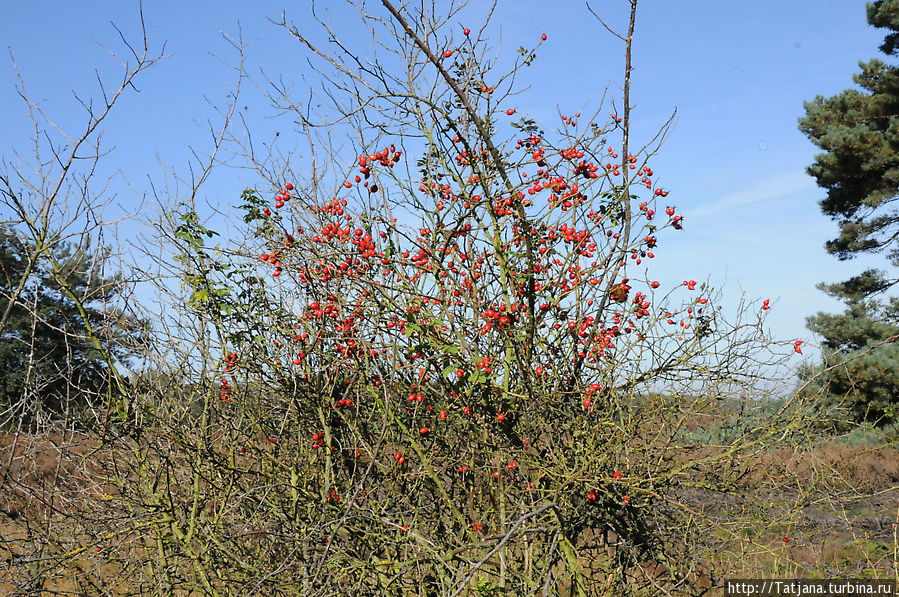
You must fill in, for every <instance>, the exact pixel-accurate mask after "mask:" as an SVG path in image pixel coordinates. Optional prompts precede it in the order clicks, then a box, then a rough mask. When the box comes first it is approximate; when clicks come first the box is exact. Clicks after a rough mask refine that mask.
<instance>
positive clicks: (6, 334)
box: [0, 227, 141, 427]
mask: <svg viewBox="0 0 899 597" xmlns="http://www.w3.org/2000/svg"><path fill="white" fill-rule="evenodd" d="M28 249H29V247H27V246H26V245H25V244H24V243H23V242H22V241H21V239H19V238H18V237H17V236H16V235H15V234H14V233H13V232H12V231H11V230H9V229H7V228H3V227H0V268H2V271H0V292H2V297H4V299H7V300H8V298H9V297H10V296H11V294H12V290H13V288H15V287H16V285H17V284H18V283H19V281H20V280H21V279H22V277H23V276H24V274H25V273H26V263H27V256H28V255H30V254H32V253H31V252H30V251H29V250H28ZM52 257H53V258H52V260H49V259H43V260H39V261H38V262H37V263H36V266H35V267H34V269H33V271H32V272H31V274H30V276H29V277H28V283H27V284H26V286H25V288H24V289H23V291H22V292H21V293H20V295H19V298H18V300H17V301H15V303H14V304H13V305H12V308H11V311H10V315H9V318H8V319H7V321H6V324H5V326H4V327H3V329H2V331H0V426H9V425H12V424H19V423H22V424H24V425H25V427H33V426H34V425H35V424H37V423H38V422H39V421H46V420H48V419H54V418H56V419H58V418H62V417H66V418H70V417H73V416H74V417H78V416H79V415H80V414H81V411H83V410H84V408H85V407H87V406H88V405H90V404H97V403H98V402H100V401H101V400H102V399H103V396H104V395H105V394H107V392H108V390H109V389H110V387H112V386H110V383H111V375H110V374H111V371H110V369H109V364H110V360H112V362H113V363H116V362H118V363H127V362H128V360H129V357H130V356H131V354H132V353H131V347H132V346H134V345H135V341H137V340H139V339H140V337H141V334H140V332H139V331H137V330H138V329H139V326H138V325H137V324H138V322H137V321H136V320H134V319H133V318H129V317H125V316H124V315H123V314H122V313H121V312H120V311H119V310H118V309H116V308H115V307H113V306H112V305H114V302H115V299H116V297H117V296H118V295H119V293H120V292H121V290H122V288H123V285H122V280H121V279H120V278H119V277H115V276H114V277H106V278H104V277H103V276H101V275H100V272H101V271H102V269H103V264H104V263H103V262H104V261H105V260H106V258H107V257H108V252H101V253H100V254H99V255H98V254H97V253H95V252H93V251H91V249H90V243H89V241H87V242H85V243H83V244H81V245H72V244H65V243H63V244H59V245H57V246H56V247H55V248H54V251H53V252H52ZM54 269H55V271H54ZM69 293H71V294H72V295H74V296H75V297H78V299H79V300H78V301H77V302H80V303H81V307H82V309H83V311H82V310H80V309H79V308H78V304H77V303H76V301H75V300H73V299H72V297H71V296H70V294H69ZM6 304H7V303H6V301H5V300H4V301H3V306H4V307H5V305H6ZM89 328H90V330H92V331H93V334H89V333H88V329H89ZM92 335H93V338H92V337H91V336H92Z"/></svg>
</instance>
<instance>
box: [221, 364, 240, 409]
mask: <svg viewBox="0 0 899 597" xmlns="http://www.w3.org/2000/svg"><path fill="white" fill-rule="evenodd" d="M235 367H237V353H236V352H229V353H228V354H227V355H225V368H224V369H223V372H224V373H228V372H229V371H233V370H234V368H235ZM231 390H232V387H231V385H230V383H229V382H228V378H227V377H223V378H222V390H221V393H220V394H219V397H220V399H221V401H222V402H231Z"/></svg>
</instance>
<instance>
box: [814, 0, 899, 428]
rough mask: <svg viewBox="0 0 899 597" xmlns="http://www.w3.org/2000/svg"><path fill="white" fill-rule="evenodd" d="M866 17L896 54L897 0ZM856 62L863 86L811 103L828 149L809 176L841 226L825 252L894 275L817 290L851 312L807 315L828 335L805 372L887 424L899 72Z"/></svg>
mask: <svg viewBox="0 0 899 597" xmlns="http://www.w3.org/2000/svg"><path fill="white" fill-rule="evenodd" d="M867 16H868V23H870V24H871V25H873V26H875V27H881V28H885V29H888V30H889V31H890V33H888V34H887V35H886V37H885V40H884V43H883V44H882V45H881V46H880V50H881V51H882V52H884V54H886V55H888V56H894V55H895V54H896V52H897V50H899V0H879V1H877V2H873V3H869V4H868V5H867ZM859 66H860V68H861V72H860V73H858V74H856V75H855V76H854V77H853V80H854V81H855V83H856V84H857V85H858V86H859V87H860V89H846V90H845V91H842V92H841V93H839V94H837V95H835V96H833V97H829V98H824V97H822V96H818V97H816V98H815V99H814V100H812V101H810V102H806V103H805V111H806V114H805V116H804V117H802V118H800V119H799V128H800V130H801V131H802V132H803V133H805V134H806V135H807V136H808V137H809V139H810V140H811V141H812V142H813V143H814V144H815V145H817V146H818V147H820V148H821V149H823V150H824V153H821V154H818V155H817V156H816V157H815V162H814V163H813V164H812V165H811V166H810V167H809V168H808V172H809V174H811V175H812V176H814V177H815V179H816V180H817V182H818V185H819V186H820V187H822V188H824V189H826V190H827V197H826V198H825V199H823V200H822V201H821V203H820V205H821V210H822V211H823V212H824V213H825V214H827V215H829V216H830V217H831V218H833V219H834V220H836V221H837V223H838V225H839V236H837V238H835V239H833V240H831V241H828V242H827V243H826V245H825V247H826V249H827V251H828V252H830V253H832V254H834V255H836V256H837V257H838V258H839V259H840V260H847V259H851V258H853V257H855V256H857V255H859V254H861V253H881V254H884V255H885V256H886V257H887V259H888V260H889V262H890V265H891V266H892V269H891V271H890V272H884V271H878V270H873V269H871V270H867V271H865V272H863V273H861V274H860V275H858V276H855V277H853V278H851V279H850V280H847V281H846V282H842V283H837V284H821V285H819V288H820V289H821V290H823V291H825V292H827V293H828V294H830V295H832V296H834V297H837V298H839V299H842V300H843V301H844V302H846V304H847V309H846V311H845V312H844V313H842V314H840V315H828V314H824V313H818V314H817V315H815V316H813V317H810V318H809V319H808V327H809V329H810V330H812V331H813V332H815V333H817V334H819V335H821V336H823V338H824V345H823V347H824V362H823V366H822V367H819V368H815V369H811V370H808V371H806V372H805V375H806V376H811V375H813V374H815V373H817V372H820V371H821V370H822V369H829V370H828V371H826V372H825V373H823V375H822V376H821V378H820V380H819V381H820V384H821V387H820V388H819V389H820V390H821V391H822V392H823V393H824V396H825V397H826V400H828V401H829V400H840V401H843V403H844V404H845V405H846V406H847V407H848V408H849V409H850V410H851V412H852V413H853V414H854V415H855V417H856V418H857V419H858V420H866V421H878V422H886V421H888V420H890V419H892V418H893V417H894V412H895V409H896V408H897V406H899V347H897V346H896V336H897V334H899V302H897V299H895V298H886V299H880V300H878V298H877V297H878V296H882V295H884V294H886V293H888V292H889V291H890V289H891V288H892V287H894V286H895V285H896V283H897V282H899V278H897V277H896V276H895V271H896V268H897V267H899V210H897V208H896V200H897V199H899V67H897V66H896V65H889V64H886V63H885V62H883V61H881V60H878V59H873V60H870V61H869V62H867V63H865V62H862V63H859ZM862 353H864V355H863V356H858V355H860V354H862ZM842 363H845V366H843V365H842ZM897 414H899V413H897Z"/></svg>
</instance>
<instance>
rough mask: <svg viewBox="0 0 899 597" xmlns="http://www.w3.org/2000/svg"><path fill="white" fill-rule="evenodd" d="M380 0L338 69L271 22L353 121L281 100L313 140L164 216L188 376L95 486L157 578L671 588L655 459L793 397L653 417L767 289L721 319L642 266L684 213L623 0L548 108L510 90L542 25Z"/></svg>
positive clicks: (676, 588)
mask: <svg viewBox="0 0 899 597" xmlns="http://www.w3.org/2000/svg"><path fill="white" fill-rule="evenodd" d="M382 4H383V5H384V10H382V11H381V12H380V13H379V14H378V15H377V16H376V17H374V16H371V15H364V16H365V18H366V19H368V20H367V21H366V22H368V23H369V24H370V26H371V27H372V28H373V30H378V31H379V32H380V34H381V39H382V40H383V43H385V44H388V43H389V44H393V45H392V46H390V47H391V49H392V51H393V52H395V54H394V56H393V57H391V60H388V61H387V62H385V63H382V62H379V61H378V60H377V59H370V60H368V61H367V62H366V64H367V66H366V67H365V68H363V69H361V70H360V69H359V68H358V67H357V62H355V59H356V58H358V56H357V55H353V54H350V53H349V51H348V50H344V49H342V48H343V46H340V47H339V48H338V49H337V50H336V53H329V51H328V50H322V49H319V48H318V47H317V46H316V45H315V44H314V43H313V42H312V41H310V40H309V39H307V38H306V37H304V36H303V34H302V33H301V32H300V31H299V30H298V29H297V28H295V27H293V26H292V25H290V24H288V23H287V22H285V23H283V26H284V27H285V29H286V30H287V31H288V32H289V33H290V34H291V35H293V36H294V37H296V38H297V39H298V40H299V41H300V42H302V43H303V44H304V45H305V46H306V47H307V48H308V49H309V50H310V51H311V53H312V55H313V56H314V57H316V58H318V59H320V61H321V64H320V66H321V69H322V70H321V72H325V73H326V76H328V77H330V78H329V79H328V80H329V82H330V83H329V84H330V85H332V88H333V90H335V91H334V92H333V93H334V95H332V96H331V97H332V98H333V100H334V109H335V110H337V111H338V112H339V113H340V115H341V117H342V120H343V121H344V122H348V123H350V124H352V125H354V129H353V131H352V132H353V136H352V137H351V139H354V140H355V141H354V144H355V146H356V147H357V148H358V149H357V150H355V151H353V152H351V153H349V152H347V150H346V149H344V148H343V147H345V146H329V145H328V144H327V141H326V140H316V138H315V137H314V131H315V130H316V129H315V128H314V127H313V125H312V124H311V123H310V120H309V118H308V117H307V115H305V114H302V115H301V122H303V123H305V124H306V128H305V131H304V132H305V133H307V134H308V135H309V136H308V139H309V140H310V143H309V152H310V155H311V156H312V157H311V158H310V160H309V161H310V164H311V166H314V167H312V168H311V169H310V170H309V173H308V175H307V176H306V177H303V176H302V175H300V174H298V173H297V172H298V171H301V170H302V166H300V165H298V164H291V163H284V164H281V165H279V166H277V167H275V166H273V165H272V161H270V160H269V161H262V162H257V167H258V172H259V175H260V179H261V180H265V181H267V182H260V184H259V185H258V186H257V187H256V188H255V189H249V190H247V191H245V192H244V193H243V196H242V202H241V209H242V213H243V216H244V218H243V224H244V228H243V229H242V230H241V231H240V232H239V233H238V234H237V235H232V237H233V238H234V239H237V240H235V241H234V242H232V243H224V244H222V243H219V244H216V245H213V246H210V245H207V243H208V242H210V240H209V239H211V238H215V237H216V233H215V232H213V231H212V230H210V229H209V228H208V227H207V226H206V225H205V224H203V223H201V217H200V216H199V215H198V214H197V211H196V210H195V209H194V208H193V207H187V206H185V207H183V208H182V209H181V211H180V212H179V213H174V214H172V215H171V219H170V220H169V223H170V226H169V229H170V230H171V242H172V246H173V247H175V249H176V251H177V255H176V258H177V263H178V267H179V268H180V269H179V271H180V276H181V278H182V280H183V282H184V284H185V287H186V288H188V289H189V292H190V294H189V298H188V301H187V303H188V306H189V312H187V313H185V315H184V317H185V320H187V319H188V318H192V319H191V321H193V322H194V324H195V325H194V326H193V328H192V329H193V330H194V331H193V333H194V334H195V338H196V342H195V343H194V344H192V345H190V348H189V349H185V348H183V346H184V343H183V342H182V343H181V346H182V348H179V349H178V350H180V351H181V355H182V360H181V362H183V363H186V365H185V366H184V370H185V371H186V370H190V371H191V373H190V374H189V375H187V377H189V378H190V379H191V380H192V381H191V382H190V384H188V385H186V386H182V387H186V388H188V390H189V391H188V394H189V396H187V397H186V398H185V397H182V398H180V399H179V400H180V402H181V403H180V404H169V405H167V406H165V407H163V406H162V405H160V403H159V402H160V399H159V397H158V396H157V397H155V398H154V399H153V401H145V402H144V404H145V405H144V407H143V411H142V414H141V417H143V419H142V420H143V421H144V424H143V427H142V428H141V429H142V433H143V434H144V435H143V437H142V438H141V439H140V441H138V442H137V443H135V444H133V446H132V450H133V451H134V453H135V454H139V458H138V464H136V465H135V466H134V468H133V469H132V470H131V472H130V473H128V474H123V475H122V476H121V477H120V478H121V479H122V482H121V486H120V487H119V491H120V493H121V499H123V500H124V501H125V502H126V503H127V504H128V508H129V509H130V510H131V511H133V512H135V513H136V515H139V516H150V515H151V513H153V512H163V513H165V516H163V518H162V519H161V520H162V522H157V523H154V525H155V526H154V529H156V537H155V543H154V544H153V546H152V547H153V550H154V551H155V552H156V553H157V554H158V557H157V558H156V559H155V560H154V562H153V563H152V566H153V570H154V574H155V575H156V577H157V578H159V579H162V580H159V583H161V584H159V585H157V586H159V587H162V586H163V585H164V586H165V588H166V589H167V590H168V589H172V590H174V589H185V590H198V591H203V592H205V593H209V594H219V593H229V594H230V593H232V592H235V593H246V592H260V591H261V592H263V593H266V594H274V593H278V594H280V593H296V594H302V595H334V594H350V593H356V594H361V595H384V594H421V595H459V594H475V595H500V594H503V595H530V594H566V595H567V594H577V595H585V594H599V593H602V591H606V592H610V594H629V593H633V594H648V593H653V592H654V591H663V590H664V591H668V592H682V593H690V591H691V590H693V587H695V586H699V585H697V584H696V583H697V582H698V581H697V579H698V578H699V577H701V576H702V574H703V572H702V570H700V569H699V568H697V567H696V566H694V565H693V564H692V561H691V559H690V558H691V556H690V553H689V550H688V547H689V544H690V542H689V536H690V533H691V532H693V527H692V526H690V525H689V524H686V525H685V523H684V522H683V521H682V520H679V519H678V518H677V514H678V512H677V508H678V503H679V501H678V500H679V499H680V493H679V491H680V489H681V487H682V485H683V484H684V483H685V482H686V480H687V479H695V477H694V476H691V475H695V474H696V473H697V471H708V470H718V471H719V472H722V471H724V470H725V468H726V466H728V465H727V463H728V462H730V463H733V461H734V455H735V454H736V453H738V452H739V451H741V450H746V449H749V448H752V447H753V446H757V445H759V444H760V443H761V442H763V441H765V439H766V438H770V437H774V435H775V434H776V433H778V432H781V433H782V432H783V430H784V429H785V428H788V427H789V426H790V425H794V424H795V422H794V421H793V420H792V419H790V420H788V419H787V418H785V417H786V415H784V413H780V415H784V416H782V417H774V418H773V419H772V422H771V424H770V427H765V428H759V429H758V430H756V431H753V432H747V434H745V435H744V436H742V437H741V438H740V439H739V441H736V442H734V443H733V444H732V445H730V446H727V447H726V448H727V449H725V450H723V451H720V452H716V453H713V454H707V453H702V454H700V453H696V452H691V451H690V450H689V449H687V448H685V447H684V446H683V445H680V444H679V443H678V442H677V438H678V437H679V436H678V434H679V433H681V432H682V431H683V429H684V426H685V425H686V424H687V423H688V422H689V420H690V418H691V417H695V416H697V415H699V414H702V413H713V412H714V409H715V407H716V404H717V403H718V401H719V400H720V399H721V398H723V397H727V396H732V395H736V393H738V392H739V391H740V388H747V387H748V386H749V385H750V384H751V383H752V381H753V380H754V376H756V375H757V374H758V371H759V364H760V363H759V358H760V354H769V355H770V354H771V353H768V352H765V351H767V350H769V348H770V345H769V343H768V341H767V339H766V338H765V337H764V335H763V334H762V333H761V332H760V321H761V320H760V316H761V311H762V310H763V309H764V310H767V307H768V302H767V301H765V304H764V306H761V305H758V306H752V307H751V309H752V310H753V311H754V312H753V313H752V314H751V316H749V317H746V321H745V322H744V321H743V320H742V319H741V317H743V316H744V315H746V314H745V313H740V314H738V315H737V316H736V317H735V318H734V319H733V320H730V319H728V318H726V317H725V316H724V314H723V313H722V312H721V309H720V307H719V306H718V304H717V303H718V301H719V296H718V294H717V293H716V292H714V291H713V289H712V288H710V287H709V286H708V285H707V284H705V283H702V282H697V281H696V280H694V279H691V275H695V274H691V272H690V271H686V270H685V271H683V272H682V273H681V274H682V275H681V279H682V281H681V279H679V280H678V281H677V283H676V284H671V283H670V281H669V282H665V281H663V280H661V278H664V279H665V280H670V279H671V274H670V272H662V273H664V274H665V275H664V276H662V275H660V273H657V272H655V271H654V267H653V263H654V261H653V260H654V259H655V257H656V255H657V254H661V253H662V252H663V251H664V250H665V246H666V245H667V244H669V243H674V242H677V238H678V235H679V234H687V233H688V232H689V226H687V222H685V220H684V218H683V216H682V215H681V213H680V211H679V210H678V207H677V202H678V201H677V192H675V191H673V190H672V191H669V189H667V188H665V187H664V186H662V185H660V184H659V183H658V182H657V180H659V177H660V175H661V173H656V172H655V171H654V169H653V157H654V155H655V151H656V149H657V147H656V146H653V145H651V144H650V145H645V146H642V147H639V148H637V147H636V146H634V145H633V144H632V142H631V140H630V132H629V131H630V118H631V110H630V107H629V103H628V102H629V98H628V94H629V81H630V68H631V65H630V58H629V57H630V43H631V39H632V32H633V23H634V21H633V16H634V11H635V10H636V3H635V2H633V3H632V4H631V9H632V11H631V17H632V18H631V22H630V29H629V31H628V34H627V36H626V37H623V38H624V39H626V43H627V52H626V55H627V60H626V65H625V73H626V76H625V81H626V83H625V87H624V100H623V105H622V107H621V108H618V109H615V108H613V107H612V108H610V107H609V106H600V107H599V108H598V109H597V110H596V111H595V112H594V113H592V114H590V115H587V114H584V115H582V114H581V113H580V112H577V111H574V112H573V113H565V114H560V115H559V118H558V120H557V121H556V122H555V123H552V124H551V125H549V124H546V125H541V124H538V123H537V122H535V121H533V120H531V119H530V118H528V116H527V115H526V114H527V109H526V108H525V107H524V105H522V99H521V97H522V96H518V95H514V94H513V93H512V92H513V91H515V87H514V85H515V77H516V76H523V75H524V74H525V73H526V70H525V69H526V68H527V67H528V66H529V65H530V64H531V63H532V62H533V60H534V59H535V57H536V50H537V48H538V47H539V46H540V45H541V44H548V43H552V42H553V40H552V38H551V37H550V38H547V36H546V35H541V36H538V39H537V40H534V42H535V45H534V47H532V48H530V49H524V48H523V49H521V50H520V51H519V58H518V60H517V61H516V62H515V63H514V64H512V65H511V66H510V67H509V68H508V70H506V71H501V70H500V68H499V67H498V66H497V65H495V64H493V63H490V62H489V61H487V60H485V59H484V58H483V50H484V48H485V46H486V41H485V40H484V39H483V38H482V35H483V33H482V34H475V33H472V30H470V29H467V28H466V29H462V27H458V28H456V25H455V24H453V23H451V22H450V21H451V19H453V18H454V16H455V15H456V14H457V13H456V12H452V14H450V15H449V16H439V15H435V14H418V15H416V14H413V13H411V12H410V11H407V10H405V9H402V10H401V9H396V8H395V7H393V6H392V5H391V4H390V3H389V2H387V1H386V0H383V1H382ZM481 31H482V32H483V31H484V29H481ZM396 56H399V57H401V58H402V62H403V64H400V65H399V66H397V64H395V63H394V62H393V59H394V58H395V57H396ZM326 69H331V70H330V71H327V70H326ZM276 88H277V87H276ZM277 89H278V93H281V94H282V95H281V96H280V97H276V98H275V99H276V100H278V101H279V102H280V103H281V104H282V105H288V104H289V103H290V102H289V100H288V99H287V98H288V96H287V90H286V89H283V88H277ZM340 93H344V95H343V96H340V95H339V94H340ZM293 105H295V104H293ZM346 106H351V107H354V108H353V109H347V108H346ZM323 118H325V119H326V117H323ZM326 148H327V149H326ZM322 152H325V153H327V160H322V159H320V158H318V157H317V156H318V155H319V154H320V153H322ZM323 162H324V163H326V164H327V166H322V165H321V164H322V163H323ZM293 168H297V169H298V170H297V171H294V169H293ZM748 309H749V307H747V312H748ZM185 327H187V326H186V325H185ZM784 412H786V410H785V411H784ZM141 442H143V443H141ZM133 477H138V478H140V479H141V480H142V481H141V482H139V483H131V482H125V479H132V478H133ZM724 477H726V475H724V474H723V473H722V475H721V477H720V478H718V479H717V480H716V481H714V482H713V481H709V483H720V484H721V486H722V487H723V486H724V484H725V481H726V479H724ZM699 584H700V585H701V583H699ZM597 587H602V590H598V589H597Z"/></svg>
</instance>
